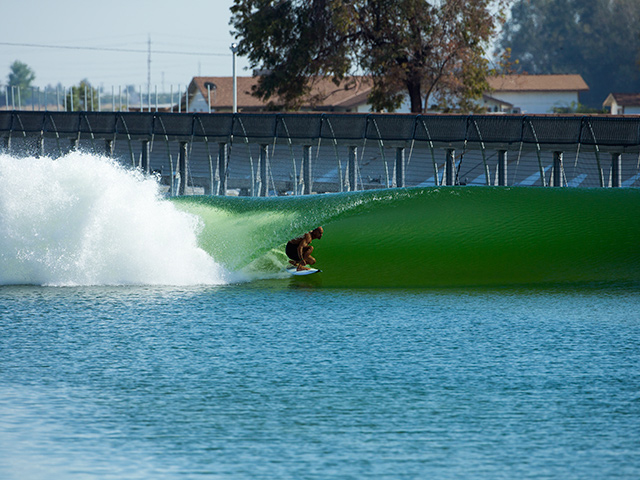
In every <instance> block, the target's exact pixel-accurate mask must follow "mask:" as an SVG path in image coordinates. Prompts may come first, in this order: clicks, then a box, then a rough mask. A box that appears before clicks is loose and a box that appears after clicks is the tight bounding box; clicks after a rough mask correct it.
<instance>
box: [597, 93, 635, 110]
mask: <svg viewBox="0 0 640 480" xmlns="http://www.w3.org/2000/svg"><path fill="white" fill-rule="evenodd" d="M602 106H603V107H604V108H608V109H609V111H610V112H611V115H640V93H610V94H609V96H608V97H607V99H606V100H605V101H604V103H603V104H602Z"/></svg>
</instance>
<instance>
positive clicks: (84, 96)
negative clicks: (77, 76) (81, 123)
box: [66, 79, 99, 112]
mask: <svg viewBox="0 0 640 480" xmlns="http://www.w3.org/2000/svg"><path fill="white" fill-rule="evenodd" d="M98 95H99V92H98V90H97V89H95V88H93V87H92V86H91V83H90V82H89V80H87V79H84V80H82V81H80V83H79V84H78V85H77V86H73V87H71V88H70V89H69V92H68V93H67V99H66V101H67V111H86V112H89V111H94V112H95V111H96V110H98Z"/></svg>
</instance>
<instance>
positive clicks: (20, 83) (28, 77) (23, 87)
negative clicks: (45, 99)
mask: <svg viewBox="0 0 640 480" xmlns="http://www.w3.org/2000/svg"><path fill="white" fill-rule="evenodd" d="M35 79H36V75H35V73H34V72H33V70H32V69H31V67H29V65H27V64H26V63H23V62H21V61H19V60H16V61H15V62H13V63H12V64H11V66H10V67H9V75H8V76H7V86H9V87H12V88H13V87H16V88H17V89H19V92H18V98H22V100H23V101H25V102H26V101H29V100H30V99H32V97H33V92H32V90H31V84H32V83H33V81H34V80H35Z"/></svg>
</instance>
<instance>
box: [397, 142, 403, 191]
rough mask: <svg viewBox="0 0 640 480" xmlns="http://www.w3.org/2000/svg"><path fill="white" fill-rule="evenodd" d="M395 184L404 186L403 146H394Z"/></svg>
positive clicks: (400, 186)
mask: <svg viewBox="0 0 640 480" xmlns="http://www.w3.org/2000/svg"><path fill="white" fill-rule="evenodd" d="M396 186H397V187H398V188H403V187H404V147H398V148H396Z"/></svg>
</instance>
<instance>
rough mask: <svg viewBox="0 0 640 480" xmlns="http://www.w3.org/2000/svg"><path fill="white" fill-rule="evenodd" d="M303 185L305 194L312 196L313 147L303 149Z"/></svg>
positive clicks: (306, 146)
mask: <svg viewBox="0 0 640 480" xmlns="http://www.w3.org/2000/svg"><path fill="white" fill-rule="evenodd" d="M302 183H303V186H304V192H303V193H304V194H305V195H310V194H311V192H312V191H313V180H312V178H311V146H310V145H305V146H303V147H302Z"/></svg>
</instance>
